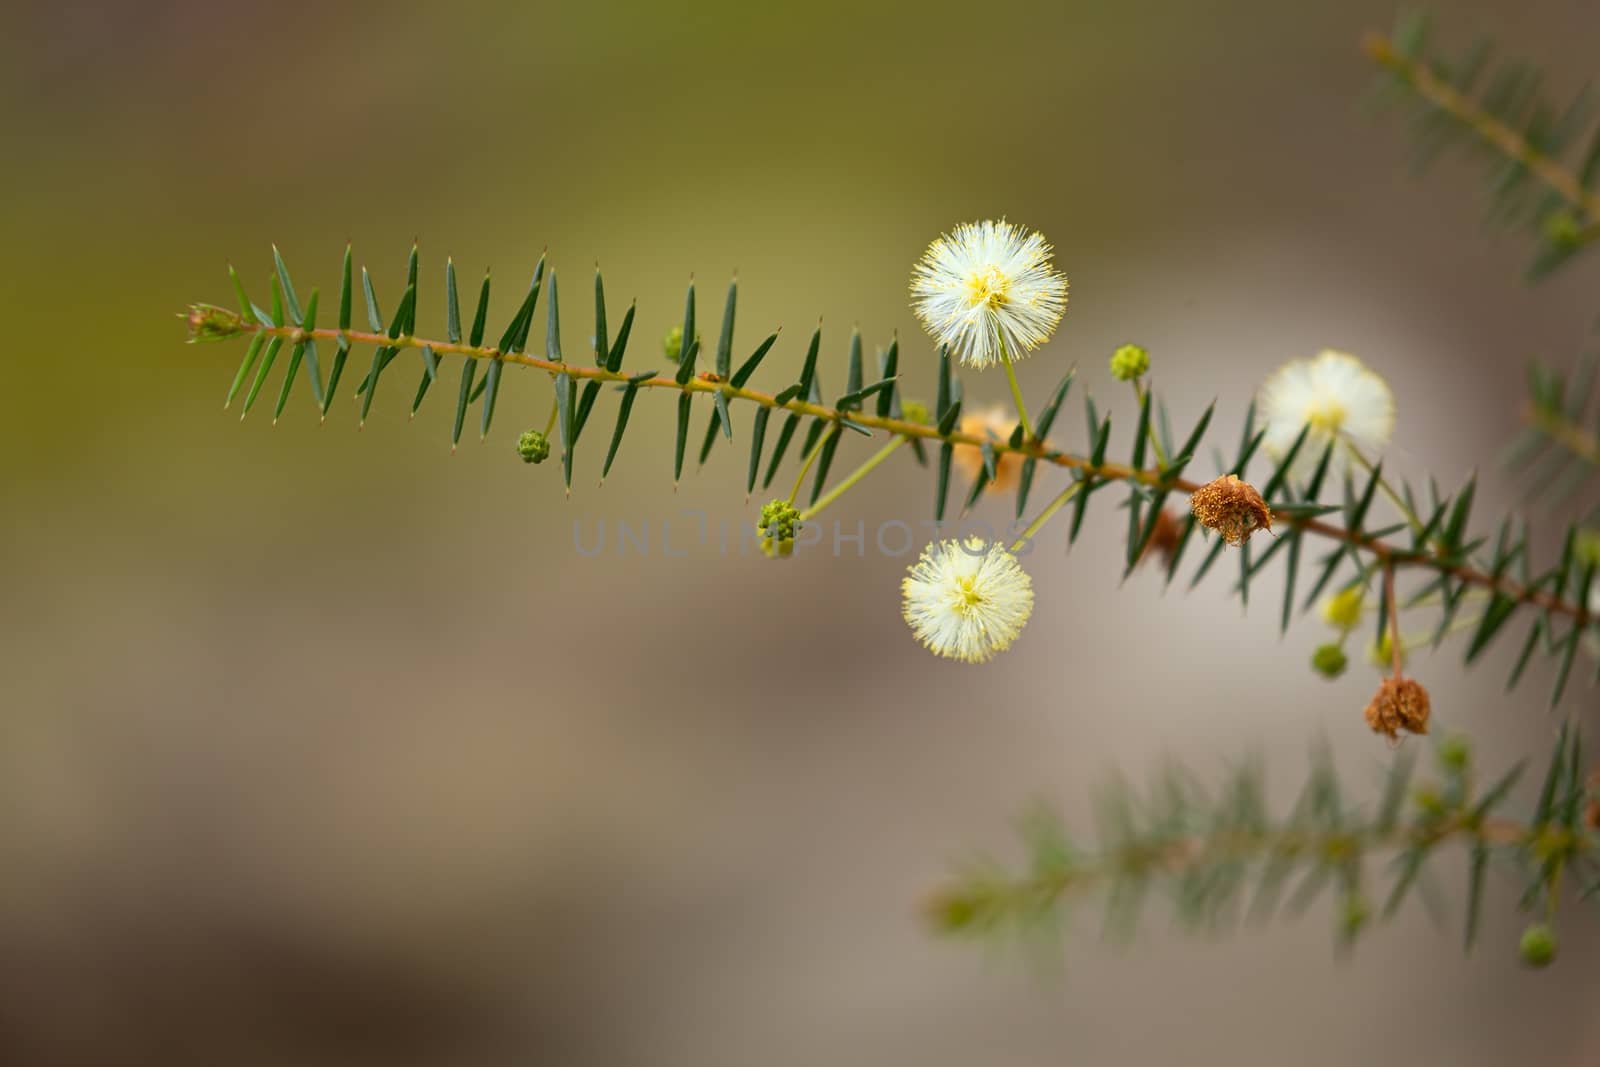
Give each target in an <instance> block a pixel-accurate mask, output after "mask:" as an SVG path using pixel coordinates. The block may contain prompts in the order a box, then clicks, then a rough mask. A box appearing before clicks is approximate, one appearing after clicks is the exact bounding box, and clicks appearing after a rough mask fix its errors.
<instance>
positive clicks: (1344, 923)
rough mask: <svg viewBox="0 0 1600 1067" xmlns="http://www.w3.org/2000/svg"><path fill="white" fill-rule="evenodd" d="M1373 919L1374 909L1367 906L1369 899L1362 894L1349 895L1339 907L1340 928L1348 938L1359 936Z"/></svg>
mask: <svg viewBox="0 0 1600 1067" xmlns="http://www.w3.org/2000/svg"><path fill="white" fill-rule="evenodd" d="M1371 917H1372V909H1371V908H1370V907H1368V906H1367V898H1366V897H1364V896H1362V895H1361V894H1360V893H1350V894H1348V895H1347V896H1346V897H1345V898H1344V901H1343V902H1342V903H1341V904H1340V905H1339V928H1340V929H1341V930H1343V931H1344V935H1345V936H1346V937H1355V936H1356V935H1357V934H1359V933H1360V932H1361V928H1362V927H1364V926H1366V925H1367V920H1368V919H1370V918H1371Z"/></svg>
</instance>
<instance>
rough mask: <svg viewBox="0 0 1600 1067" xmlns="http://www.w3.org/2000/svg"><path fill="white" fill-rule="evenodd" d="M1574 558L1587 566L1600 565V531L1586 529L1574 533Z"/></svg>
mask: <svg viewBox="0 0 1600 1067" xmlns="http://www.w3.org/2000/svg"><path fill="white" fill-rule="evenodd" d="M1572 556H1573V558H1574V559H1576V560H1577V561H1578V562H1579V563H1582V564H1585V565H1600V530H1595V529H1591V528H1589V527H1584V528H1583V529H1581V530H1578V531H1576V532H1575V533H1573V535H1572Z"/></svg>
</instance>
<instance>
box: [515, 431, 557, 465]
mask: <svg viewBox="0 0 1600 1067" xmlns="http://www.w3.org/2000/svg"><path fill="white" fill-rule="evenodd" d="M517 454H518V455H520V456H521V457H522V462H524V463H543V462H544V461H545V460H546V459H549V458H550V439H549V438H548V437H546V436H545V435H544V434H542V433H540V432H539V431H538V430H527V431H525V432H524V433H523V435H522V436H521V437H519V438H517Z"/></svg>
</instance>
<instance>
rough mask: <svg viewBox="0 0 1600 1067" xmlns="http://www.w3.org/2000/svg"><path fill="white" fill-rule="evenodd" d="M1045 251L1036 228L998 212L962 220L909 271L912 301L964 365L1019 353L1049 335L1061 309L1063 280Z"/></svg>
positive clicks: (938, 338) (979, 366)
mask: <svg viewBox="0 0 1600 1067" xmlns="http://www.w3.org/2000/svg"><path fill="white" fill-rule="evenodd" d="M1050 251H1051V250H1050V245H1049V243H1048V242H1046V241H1045V239H1044V237H1043V236H1042V235H1040V234H1037V233H1030V232H1028V231H1027V230H1026V229H1024V228H1023V227H1021V226H1013V225H1012V224H1011V223H1009V222H1006V221H1005V220H1003V219H1002V220H1001V221H999V222H994V221H988V222H968V223H963V224H962V225H960V226H957V227H956V228H955V231H954V232H953V233H949V234H944V235H942V236H941V237H940V238H939V239H938V240H936V241H934V242H933V244H931V245H929V246H928V250H927V251H926V252H925V253H923V256H922V259H921V260H920V261H919V262H918V263H917V265H916V267H915V268H914V269H913V270H912V272H911V299H912V307H913V309H914V310H915V311H916V313H917V317H918V318H919V319H921V320H922V325H923V328H924V329H926V330H927V331H928V333H929V334H930V335H932V337H933V339H934V340H935V341H936V342H938V343H939V344H940V345H944V346H948V348H949V349H950V352H951V353H952V354H953V355H955V356H956V357H958V358H959V359H960V360H961V362H962V363H964V364H965V365H967V366H969V367H973V368H975V369H979V370H981V369H982V368H984V367H988V366H991V365H992V364H995V363H999V362H1001V361H1002V359H1003V356H1002V353H1005V354H1007V355H1010V356H1011V357H1012V358H1016V357H1019V356H1022V355H1025V354H1027V353H1028V352H1032V351H1033V350H1034V349H1035V348H1038V347H1039V346H1040V345H1042V344H1044V342H1045V341H1047V340H1049V338H1050V335H1051V334H1052V333H1053V332H1055V328H1056V326H1057V325H1058V324H1059V323H1060V322H1061V316H1062V315H1063V314H1064V313H1065V312H1066V310H1067V279H1066V278H1065V277H1063V276H1062V275H1061V274H1060V273H1059V272H1057V271H1056V270H1055V268H1054V267H1053V266H1051V263H1050Z"/></svg>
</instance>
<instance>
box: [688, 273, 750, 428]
mask: <svg viewBox="0 0 1600 1067" xmlns="http://www.w3.org/2000/svg"><path fill="white" fill-rule="evenodd" d="M738 298H739V279H738V278H735V279H733V281H731V282H729V283H728V302H727V304H726V305H725V306H724V307H723V310H722V333H721V335H720V336H719V337H718V338H717V377H719V378H722V379H724V380H726V379H727V377H728V375H729V374H730V373H731V370H732V363H733V309H734V305H735V304H736V303H737V302H738ZM684 336H685V337H688V336H690V335H689V334H684ZM724 425H726V424H724Z"/></svg>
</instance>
